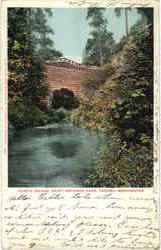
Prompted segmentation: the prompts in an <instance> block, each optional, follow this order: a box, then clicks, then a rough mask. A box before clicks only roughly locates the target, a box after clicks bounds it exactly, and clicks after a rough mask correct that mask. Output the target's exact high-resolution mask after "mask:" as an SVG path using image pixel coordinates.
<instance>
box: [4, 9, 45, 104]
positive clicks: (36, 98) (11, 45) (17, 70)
mask: <svg viewBox="0 0 161 250" xmlns="http://www.w3.org/2000/svg"><path fill="white" fill-rule="evenodd" d="M27 22H28V9H26V8H9V9H8V94H9V99H10V100H11V99H13V100H18V101H22V102H23V103H26V104H30V105H31V104H34V105H39V104H40V99H41V97H42V96H44V95H45V93H46V87H45V86H44V66H43V63H42V60H41V59H40V57H39V56H38V55H37V53H36V52H35V49H34V46H33V44H32V37H31V34H30V32H28V29H27Z"/></svg>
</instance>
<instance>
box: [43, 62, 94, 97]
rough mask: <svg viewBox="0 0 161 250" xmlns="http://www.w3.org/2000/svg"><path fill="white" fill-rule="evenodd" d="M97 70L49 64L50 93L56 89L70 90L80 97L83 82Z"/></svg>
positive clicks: (48, 81)
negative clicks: (89, 74) (90, 73)
mask: <svg viewBox="0 0 161 250" xmlns="http://www.w3.org/2000/svg"><path fill="white" fill-rule="evenodd" d="M95 69H96V67H92V66H90V67H88V66H85V65H81V64H77V65H71V64H68V63H54V62H53V63H47V64H46V74H47V85H48V89H49V92H51V91H53V90H55V89H60V88H68V89H69V90H72V91H73V92H74V94H75V95H76V96H80V95H81V94H82V88H81V84H82V82H83V81H84V80H85V78H86V77H87V74H88V73H89V72H91V71H93V70H95ZM49 99H50V98H49V96H48V97H47V98H46V99H45V100H44V101H49Z"/></svg>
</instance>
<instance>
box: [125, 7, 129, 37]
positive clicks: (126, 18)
mask: <svg viewBox="0 0 161 250" xmlns="http://www.w3.org/2000/svg"><path fill="white" fill-rule="evenodd" d="M125 26H126V36H128V34H129V27H128V9H127V8H125Z"/></svg>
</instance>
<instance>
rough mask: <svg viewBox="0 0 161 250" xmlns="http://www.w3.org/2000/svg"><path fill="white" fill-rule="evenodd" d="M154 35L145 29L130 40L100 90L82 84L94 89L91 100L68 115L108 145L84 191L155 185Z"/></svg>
mask: <svg viewBox="0 0 161 250" xmlns="http://www.w3.org/2000/svg"><path fill="white" fill-rule="evenodd" d="M152 34H153V33H152V26H149V27H146V29H145V30H142V29H138V30H136V32H135V33H133V35H130V36H129V39H128V41H127V42H126V44H125V45H124V46H123V49H122V51H121V52H119V53H118V55H114V56H113V57H112V58H111V60H110V63H111V67H114V65H115V70H114V71H111V75H108V76H107V78H106V81H105V83H104V84H103V83H102V85H100V81H99V79H98V82H95V81H92V80H91V83H90V82H89V84H88V85H87V84H86V88H88V89H89V92H90V89H92V88H93V86H98V88H97V87H96V90H95V91H93V95H91V96H89V95H86V96H85V97H84V98H83V100H81V103H80V106H79V108H78V109H77V110H76V112H74V113H73V114H72V117H71V118H72V121H73V122H75V123H77V124H81V125H82V126H85V127H89V128H92V129H96V130H99V131H103V132H104V133H105V134H106V136H107V141H108V143H107V145H105V147H103V148H102V149H101V153H100V155H99V158H98V159H97V160H96V163H95V168H94V170H93V172H92V173H91V175H90V176H89V178H88V179H87V182H86V185H88V186H92V187H94V186H101V187H119V186H126V187H129V186H131V187H150V186H152V184H153V181H152V179H153V178H152V176H153V147H152V144H153V35H152ZM113 60H115V61H116V62H117V63H113ZM106 67H109V63H108V65H106ZM91 79H92V78H91ZM100 79H101V78H100ZM97 84H98V85H97ZM86 93H88V91H86Z"/></svg>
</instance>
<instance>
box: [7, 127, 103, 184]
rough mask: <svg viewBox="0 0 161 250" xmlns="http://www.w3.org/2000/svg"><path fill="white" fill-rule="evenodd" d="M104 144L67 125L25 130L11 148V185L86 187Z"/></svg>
mask: <svg viewBox="0 0 161 250" xmlns="http://www.w3.org/2000/svg"><path fill="white" fill-rule="evenodd" d="M103 141H104V136H103V135H102V134H98V133H96V132H93V131H90V130H88V129H84V128H79V127H76V126H74V125H72V124H67V123H57V124H50V125H46V126H44V127H36V128H30V129H26V130H22V131H20V132H18V135H17V136H15V138H14V140H13V142H12V144H11V145H9V148H8V186H9V187H84V180H85V179H86V177H87V176H88V174H89V173H90V171H91V169H92V167H93V158H94V157H95V156H96V154H97V152H98V149H99V146H100V145H101V144H102V143H103Z"/></svg>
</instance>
